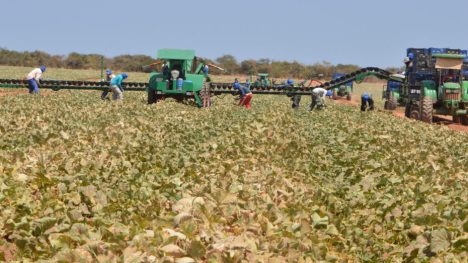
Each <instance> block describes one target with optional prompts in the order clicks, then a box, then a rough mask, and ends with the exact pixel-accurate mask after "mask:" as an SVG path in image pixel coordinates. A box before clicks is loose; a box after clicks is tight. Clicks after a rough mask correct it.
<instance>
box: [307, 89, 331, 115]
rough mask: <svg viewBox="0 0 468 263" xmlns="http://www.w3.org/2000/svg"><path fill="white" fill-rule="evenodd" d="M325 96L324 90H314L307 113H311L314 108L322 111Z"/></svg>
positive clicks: (325, 91)
mask: <svg viewBox="0 0 468 263" xmlns="http://www.w3.org/2000/svg"><path fill="white" fill-rule="evenodd" d="M326 94H327V90H326V89H324V88H315V89H313V90H312V102H311V103H310V106H309V111H312V110H313V109H314V108H315V107H317V109H319V110H320V109H322V108H323V107H326V106H327V105H325V95H326Z"/></svg>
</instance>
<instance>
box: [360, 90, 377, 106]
mask: <svg viewBox="0 0 468 263" xmlns="http://www.w3.org/2000/svg"><path fill="white" fill-rule="evenodd" d="M367 106H369V110H374V100H373V99H372V95H371V94H369V93H367V92H364V93H363V94H362V96H361V111H366V109H367Z"/></svg>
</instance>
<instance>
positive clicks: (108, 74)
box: [101, 69, 115, 100]
mask: <svg viewBox="0 0 468 263" xmlns="http://www.w3.org/2000/svg"><path fill="white" fill-rule="evenodd" d="M113 78H115V75H114V74H112V70H110V69H108V70H106V81H109V82H110V81H111V80H112V79H113ZM109 92H110V88H109V89H108V90H105V91H103V92H102V94H101V99H102V100H105V99H109V97H108V94H109Z"/></svg>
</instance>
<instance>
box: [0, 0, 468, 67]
mask: <svg viewBox="0 0 468 263" xmlns="http://www.w3.org/2000/svg"><path fill="white" fill-rule="evenodd" d="M466 10H468V1H467V0H445V1H440V0H439V1H435V0H387V1H380V0H269V1H268V0H250V1H249V0H237V1H223V0H200V1H195V0H176V1H174V0H169V1H160V0H155V1H150V0H133V1H122V0H107V1H99V0H80V1H67V0H41V1H37V0H35V1H32V0H14V1H13V0H9V1H3V3H2V15H0V47H3V48H8V49H12V50H19V51H24V50H28V51H33V50H42V51H46V52H49V53H51V54H61V55H64V54H68V53H70V52H72V51H76V52H80V53H99V54H104V55H107V56H115V55H121V54H146V55H151V56H153V57H154V56H155V55H156V51H157V50H158V49H159V48H190V49H195V50H196V52H197V54H198V55H199V56H202V57H207V58H212V59H214V58H216V57H219V56H221V55H223V54H232V55H234V56H235V57H236V58H238V60H243V59H259V58H271V59H273V60H287V61H293V60H296V61H299V62H301V63H305V64H312V63H315V62H319V61H323V60H327V61H330V62H332V63H334V64H338V63H343V64H357V65H360V66H379V67H386V66H401V61H402V59H403V57H404V55H405V50H406V48H407V47H451V48H462V49H468V22H467V21H468V20H467V19H468V17H467V16H465V11H466Z"/></svg>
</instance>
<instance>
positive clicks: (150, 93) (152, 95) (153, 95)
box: [148, 89, 156, 104]
mask: <svg viewBox="0 0 468 263" xmlns="http://www.w3.org/2000/svg"><path fill="white" fill-rule="evenodd" d="M153 103H156V91H155V90H151V89H148V104H153Z"/></svg>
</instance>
